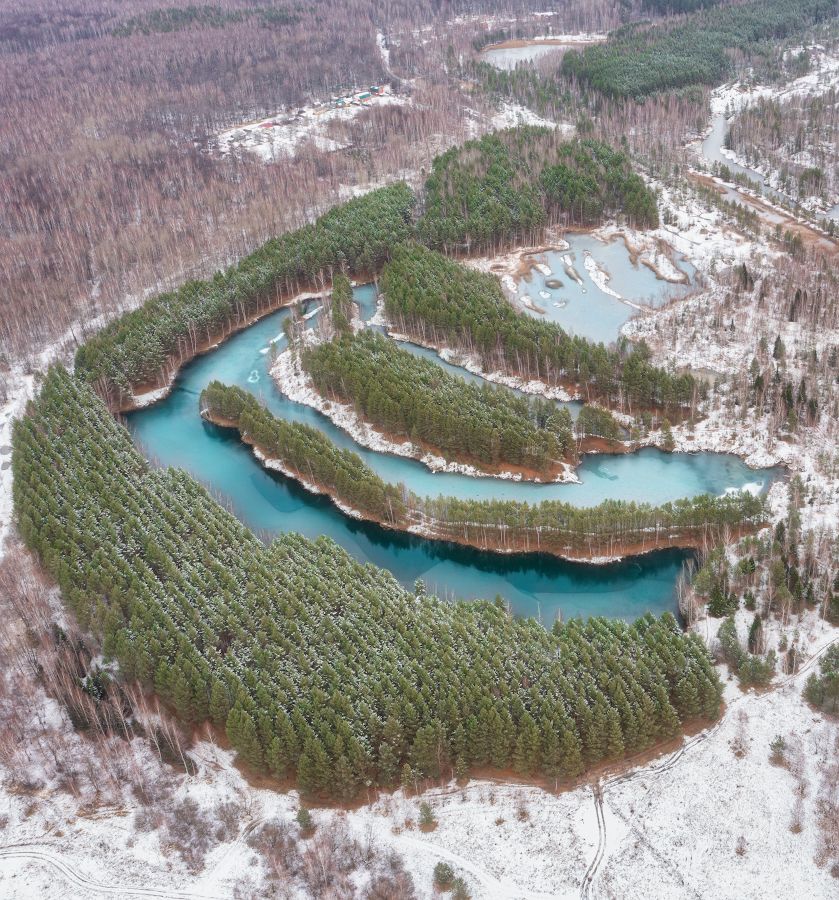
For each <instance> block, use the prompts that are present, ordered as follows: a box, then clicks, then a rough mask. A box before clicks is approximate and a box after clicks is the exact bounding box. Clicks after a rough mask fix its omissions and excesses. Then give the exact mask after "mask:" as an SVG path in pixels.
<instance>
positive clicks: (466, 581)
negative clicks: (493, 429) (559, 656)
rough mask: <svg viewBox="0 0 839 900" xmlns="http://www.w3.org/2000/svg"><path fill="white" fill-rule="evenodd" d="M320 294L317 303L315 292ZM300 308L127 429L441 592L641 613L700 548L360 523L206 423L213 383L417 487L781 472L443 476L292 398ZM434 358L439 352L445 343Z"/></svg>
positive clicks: (263, 510)
mask: <svg viewBox="0 0 839 900" xmlns="http://www.w3.org/2000/svg"><path fill="white" fill-rule="evenodd" d="M356 297H357V299H358V300H359V303H360V306H361V307H362V309H363V312H364V316H365V318H366V317H369V315H370V314H371V313H372V310H373V308H374V306H375V300H374V289H373V287H372V286H369V285H368V286H364V287H361V288H357V289H356ZM309 306H310V309H314V308H315V306H316V301H315V302H313V303H311V304H309ZM288 314H289V313H288V310H280V311H278V312H276V313H273V314H271V315H269V316H266V317H265V318H264V319H262V320H260V321H259V322H257V323H256V324H254V325H252V326H251V327H250V328H247V329H246V330H244V331H242V332H240V333H239V334H236V335H234V336H233V337H231V338H230V339H229V340H228V341H226V342H225V343H224V344H222V345H221V346H220V347H219V348H218V349H216V350H214V351H212V352H211V353H208V354H206V355H204V356H201V357H198V358H197V359H195V360H193V362H191V363H190V364H189V365H187V366H185V367H184V368H183V370H182V371H181V373H180V375H179V377H178V379H177V382H176V384H175V387H174V390H173V391H172V393H171V394H170V396H169V397H168V398H167V399H165V400H163V401H161V402H159V403H157V404H155V405H154V406H151V407H149V408H148V409H145V410H140V411H137V412H135V413H131V414H130V415H128V416H127V422H128V427H129V429H130V431H131V433H132V435H133V436H134V439H135V441H137V443H138V444H139V445H140V446H141V447H142V448H143V450H144V452H145V453H146V454H147V455H148V456H149V457H150V458H151V459H153V460H155V461H157V462H159V463H161V464H164V465H173V466H179V467H181V468H184V469H186V470H187V471H189V472H190V473H191V474H192V475H194V476H195V477H196V478H197V479H198V480H199V481H201V482H202V483H203V484H205V485H207V486H208V487H209V488H210V490H211V491H212V492H213V493H214V494H215V495H216V496H218V497H219V498H220V500H221V501H222V502H223V503H224V504H225V505H227V506H228V507H229V508H230V509H231V510H232V511H233V512H234V514H235V515H236V516H237V517H238V518H239V519H241V520H242V521H243V522H244V523H245V524H247V525H248V526H249V527H251V528H252V529H253V530H254V531H256V532H257V533H259V534H261V535H263V536H265V537H270V536H272V535H277V534H279V533H281V532H284V531H297V532H300V533H301V534H304V535H305V536H306V537H309V538H317V537H318V536H319V535H322V534H324V535H327V536H329V537H331V538H332V539H334V540H335V541H336V542H337V543H338V544H340V545H341V546H342V547H344V548H345V549H346V550H347V551H348V552H349V553H351V554H352V555H353V556H355V557H356V558H357V559H359V560H361V561H364V562H371V563H375V564H376V565H378V566H382V567H383V568H386V569H389V570H390V571H391V572H393V573H394V575H395V576H396V577H397V578H398V579H399V580H400V581H401V582H402V583H403V584H405V585H406V586H411V585H413V583H414V581H415V580H416V579H417V578H422V579H423V580H424V581H425V583H426V585H427V587H428V588H429V590H433V591H435V592H437V593H439V594H440V595H441V596H456V597H464V598H474V597H489V598H493V597H495V596H496V595H500V596H502V597H504V598H505V599H506V600H508V601H509V602H510V604H511V605H512V607H513V609H514V611H515V612H516V613H518V614H522V615H541V616H542V618H543V621H545V622H546V623H547V624H550V622H551V621H553V619H554V617H555V616H556V614H557V613H558V612H561V614H562V615H563V616H565V617H569V616H574V615H584V616H585V615H590V614H591V615H606V616H614V617H624V618H628V619H629V618H634V617H635V616H637V615H640V614H641V613H643V612H645V611H647V610H652V611H654V612H662V611H664V610H666V609H669V610H673V609H674V608H675V581H676V578H677V576H678V573H679V571H680V570H681V567H682V563H683V561H684V560H685V559H686V558H687V556H688V554H686V553H684V552H682V551H661V552H657V553H654V554H649V555H648V556H644V557H638V558H636V559H633V560H631V561H627V562H620V563H616V564H612V565H608V566H590V565H584V564H573V563H567V562H564V561H562V560H558V559H555V558H553V557H548V556H539V555H535V554H531V555H516V556H503V555H500V554H494V553H486V552H481V551H477V550H471V549H469V548H462V547H458V546H455V545H451V544H447V543H443V542H438V541H428V540H425V539H422V538H417V537H414V536H411V535H403V534H398V533H394V532H390V531H387V530H386V529H383V528H380V527H378V526H376V525H371V524H368V523H362V522H358V521H355V520H353V519H350V518H348V517H347V516H345V515H344V514H342V513H341V512H340V511H339V510H337V509H336V508H335V507H334V506H333V505H332V503H331V502H330V501H328V500H327V499H325V498H323V497H317V496H314V495H312V494H310V493H308V492H307V491H305V490H304V489H303V488H301V487H300V486H299V485H297V484H296V482H294V481H293V480H292V479H288V478H285V477H284V476H282V475H279V474H277V473H269V472H267V471H266V470H264V469H263V468H262V467H261V466H260V465H259V463H258V462H257V461H256V460H255V459H254V457H253V455H252V454H251V451H250V449H249V448H248V447H246V446H244V445H243V444H242V443H241V442H240V441H239V438H238V436H237V435H235V434H234V433H233V432H231V431H226V430H224V429H220V428H217V427H215V426H213V425H210V424H208V423H206V422H204V421H203V420H202V419H201V418H200V416H199V410H198V397H199V394H200V393H201V391H202V389H203V388H204V387H205V386H206V385H207V384H209V382H210V381H212V380H213V379H219V380H220V381H223V382H224V383H226V384H235V385H238V386H240V387H242V388H244V389H246V390H249V391H251V392H252V393H254V394H255V395H256V396H257V397H259V398H260V399H261V400H262V401H263V402H264V403H265V404H266V405H267V406H268V407H269V408H270V409H271V410H272V412H274V414H275V415H278V416H283V417H284V418H286V419H290V420H294V421H300V422H307V423H309V424H311V425H314V426H316V427H318V428H320V429H321V430H322V431H323V432H324V433H326V434H327V435H328V436H329V437H330V438H332V439H333V440H334V441H335V442H336V443H337V444H339V445H340V446H343V447H349V448H351V449H353V450H355V451H356V452H358V453H359V455H360V456H361V457H362V458H363V459H364V460H365V462H367V463H368V464H369V465H371V466H373V468H375V470H376V471H377V472H379V473H380V474H381V475H382V477H383V478H385V479H387V480H389V481H392V482H394V483H398V482H402V483H404V484H407V485H409V486H410V487H411V489H412V490H414V491H415V492H416V493H418V494H430V495H435V494H441V493H442V494H448V495H452V494H454V495H457V496H461V497H480V498H492V497H495V498H498V499H503V498H516V499H522V500H529V501H531V502H538V501H539V500H540V499H542V498H543V497H558V498H561V499H564V500H568V502H572V503H577V504H578V505H586V506H588V505H592V504H594V503H598V502H600V500H602V499H605V498H608V497H613V498H623V499H635V500H645V501H649V502H652V503H657V502H661V501H663V500H667V499H670V500H672V499H675V498H677V497H681V496H692V495H696V494H699V493H705V492H710V493H713V494H720V493H722V492H723V491H725V490H727V489H730V488H737V487H742V486H744V485H753V486H754V489H755V490H764V489H766V488H767V487H768V485H769V484H770V482H771V481H772V480H773V478H775V477H777V476H778V474H779V473H777V472H775V471H772V470H765V471H755V470H751V469H749V468H748V467H747V466H745V465H744V464H743V463H742V462H741V461H740V460H738V459H737V458H736V457H733V456H726V455H722V454H710V453H702V454H666V453H662V452H660V451H657V450H654V449H648V450H644V451H642V452H640V453H637V454H631V455H627V456H589V457H587V458H586V460H585V462H584V463H583V465H582V466H581V468H580V469H579V475H580V478H581V479H582V484H579V485H537V484H520V483H515V482H509V481H501V480H499V479H494V478H478V479H476V478H468V477H466V476H461V475H453V474H448V473H438V474H434V473H431V472H430V471H429V470H428V469H426V468H425V467H424V466H422V465H421V464H420V463H418V462H416V461H414V460H409V459H403V458H399V457H392V456H388V455H386V454H382V453H376V452H374V451H370V450H365V449H364V448H362V447H358V446H357V445H356V444H355V443H354V441H352V439H351V438H350V437H349V436H348V435H346V434H345V433H344V432H342V431H340V430H339V429H337V428H336V427H335V426H333V425H332V423H331V422H329V421H328V419H326V418H325V417H324V416H323V415H321V414H320V413H318V412H316V411H315V410H312V409H310V408H309V407H306V406H302V405H300V404H297V403H292V402H291V401H289V400H288V399H287V398H286V397H284V396H283V395H282V394H281V393H280V392H279V390H277V388H276V387H275V386H274V384H273V381H272V380H271V378H270V376H269V375H268V368H269V367H270V361H271V349H270V348H271V347H272V346H274V347H276V348H277V349H282V347H283V346H284V343H285V338H284V336H283V329H282V324H283V320H284V319H285V317H286V316H287V315H288ZM271 341H274V343H273V345H272V344H271ZM429 358H432V359H434V360H437V359H438V357H437V356H436V354H429ZM452 369H453V370H454V371H455V372H460V371H461V370H460V369H457V368H456V367H452ZM473 377H475V376H473Z"/></svg>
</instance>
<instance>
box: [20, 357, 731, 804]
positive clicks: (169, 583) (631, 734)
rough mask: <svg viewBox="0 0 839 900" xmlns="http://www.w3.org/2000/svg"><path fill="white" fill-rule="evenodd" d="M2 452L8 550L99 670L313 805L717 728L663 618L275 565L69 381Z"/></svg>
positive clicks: (337, 558)
mask: <svg viewBox="0 0 839 900" xmlns="http://www.w3.org/2000/svg"><path fill="white" fill-rule="evenodd" d="M13 444H14V452H13V470H14V503H15V510H16V515H17V519H18V522H19V527H20V532H21V535H22V537H23V538H24V540H25V541H26V543H27V544H28V546H29V547H30V548H31V549H32V550H33V551H35V552H36V553H37V554H38V556H39V557H40V559H41V560H42V561H43V564H44V565H45V567H46V568H47V570H48V571H49V572H50V574H51V575H52V576H53V577H54V578H55V579H56V580H57V582H58V584H59V586H60V588H61V591H62V595H63V596H64V597H65V598H66V601H67V603H68V605H69V606H70V608H71V609H72V610H73V612H74V613H75V615H76V616H77V618H78V620H79V622H80V624H81V625H82V627H84V628H89V629H90V630H92V631H94V632H95V633H96V634H98V635H99V636H100V637H101V638H102V640H103V641H104V653H105V655H106V657H108V658H113V659H116V660H117V661H118V663H119V666H120V671H121V673H122V674H123V675H124V677H126V678H128V679H137V680H138V681H139V682H140V683H141V684H143V685H144V686H146V687H147V688H148V689H153V690H154V691H155V692H156V693H157V694H158V695H159V696H160V697H161V698H162V699H163V700H164V701H165V702H166V703H168V704H170V705H171V706H172V708H173V709H175V710H176V711H177V713H178V716H179V717H180V718H181V719H182V721H184V722H186V723H199V722H203V721H206V720H211V721H212V722H214V723H215V724H216V725H217V726H218V727H219V728H223V729H225V731H226V733H227V736H228V739H229V740H230V743H231V745H232V746H233V747H234V748H235V749H236V750H237V751H238V753H239V755H240V757H241V759H242V760H243V761H244V762H245V763H247V764H248V765H249V766H251V767H253V768H255V769H257V770H260V771H268V772H270V773H272V774H273V775H275V776H277V777H287V776H295V777H296V779H297V782H298V783H299V785H300V787H301V789H302V790H303V791H304V792H305V793H307V794H311V795H331V796H333V797H338V798H343V799H351V798H353V797H355V796H356V795H357V794H358V793H359V791H360V790H362V789H363V786H364V785H365V784H382V785H393V784H394V783H396V781H397V779H398V778H399V777H400V773H402V772H404V770H405V767H406V766H407V769H408V772H409V773H410V774H411V776H412V777H413V775H414V773H416V776H418V777H422V776H429V777H438V776H440V775H442V774H445V775H446V776H448V775H449V774H450V772H451V770H452V768H453V766H454V765H455V764H457V765H458V767H459V768H461V769H462V770H468V769H469V767H472V766H486V765H489V766H493V767H495V768H507V767H510V766H512V767H514V768H515V769H516V771H517V772H519V773H520V774H522V775H530V774H536V773H544V774H546V775H548V776H550V777H552V778H558V779H559V778H561V779H563V780H568V779H572V778H574V777H576V776H577V775H578V774H580V773H581V772H582V771H583V770H584V769H585V768H587V767H589V766H593V765H596V764H597V763H598V762H599V761H601V760H606V759H615V758H619V757H621V756H623V755H624V754H627V753H632V752H636V751H638V750H642V749H644V748H646V747H649V746H651V745H652V744H653V743H655V742H656V741H659V740H662V739H666V738H669V737H671V736H673V735H674V734H676V733H678V731H679V729H680V727H681V723H682V722H683V721H685V720H686V719H688V718H693V717H695V716H704V717H708V718H714V717H716V715H717V714H718V711H719V705H720V698H721V687H720V683H719V680H718V677H717V675H716V672H715V670H714V667H713V664H712V662H711V659H710V658H709V656H708V653H707V651H706V649H705V647H704V645H703V644H702V642H701V641H700V640H699V638H697V637H696V636H695V635H692V634H684V633H683V632H682V631H681V629H680V628H679V626H678V623H677V622H676V621H675V619H674V618H673V617H672V616H671V615H669V614H665V615H664V616H663V617H662V618H661V619H658V620H657V619H655V618H654V617H652V616H649V615H648V616H644V617H642V618H641V619H639V620H638V621H637V622H635V623H634V624H633V625H629V624H627V623H625V622H621V621H607V620H605V619H590V620H589V621H588V622H587V623H585V624H584V623H582V622H580V621H577V620H571V621H569V622H567V623H565V624H557V625H556V626H555V627H554V628H553V629H552V630H551V631H548V630H546V629H544V628H543V627H542V626H541V625H540V624H539V623H538V622H536V621H535V620H532V619H515V618H513V617H512V616H510V615H509V613H508V612H507V611H506V610H505V609H504V608H503V605H501V604H493V603H489V602H485V601H484V602H478V601H472V602H468V603H447V602H443V601H441V600H439V599H437V598H436V597H430V596H426V595H424V594H421V595H419V596H415V594H413V593H410V592H408V591H407V590H405V589H404V588H402V587H401V586H400V585H399V584H398V583H397V582H396V581H395V579H394V578H393V577H392V576H391V575H390V574H388V573H387V572H385V571H384V570H382V569H377V568H375V567H374V566H369V565H361V564H359V563H357V562H355V561H354V560H353V559H352V558H351V557H350V556H349V555H348V554H347V553H346V552H344V551H343V550H342V549H341V548H340V547H338V546H337V545H336V544H334V543H333V542H332V541H329V540H327V539H324V538H321V539H319V540H317V541H315V542H312V541H309V540H306V539H305V538H303V537H301V536H299V535H294V534H287V535H284V536H283V537H281V538H279V539H278V540H276V541H274V542H273V543H272V544H271V545H270V546H267V547H266V546H265V545H263V544H262V543H260V541H259V540H257V538H256V537H255V536H254V535H253V534H252V533H251V532H250V531H249V530H248V529H247V528H245V527H244V526H243V525H242V524H241V523H240V522H238V521H237V520H236V519H235V518H234V517H233V516H232V515H231V514H230V513H228V512H226V511H225V510H224V509H222V507H221V506H220V505H219V504H218V503H216V502H215V501H214V500H213V499H212V498H211V497H210V496H209V494H208V493H207V491H206V490H205V489H204V488H202V487H201V486H200V485H198V484H197V483H196V482H195V481H194V480H193V479H192V478H190V477H189V476H188V475H186V474H185V473H184V472H183V471H178V470H173V469H167V470H163V471H155V470H154V469H152V468H151V467H150V466H149V464H148V463H147V462H146V461H145V460H144V459H143V457H142V456H141V455H140V453H139V452H138V451H137V450H136V448H135V447H134V446H133V444H132V442H131V438H130V436H129V435H128V432H127V431H126V430H125V429H124V428H123V427H122V426H121V425H119V424H118V423H117V422H116V421H115V420H114V418H113V417H112V416H111V414H110V413H109V412H108V410H107V408H106V407H105V405H104V404H103V403H102V401H101V400H100V399H99V398H98V397H97V396H96V395H95V394H94V393H93V391H92V390H91V389H90V388H89V387H88V386H87V385H85V384H84V383H82V382H80V381H79V380H78V379H76V378H74V377H73V376H71V375H69V374H68V373H67V372H66V371H64V370H63V369H61V368H53V369H52V370H51V371H50V373H49V374H48V376H47V378H46V380H45V382H44V385H43V387H42V390H41V393H40V396H39V397H38V399H37V400H36V401H34V402H33V403H32V404H30V408H29V414H28V415H27V416H26V417H25V418H23V419H21V420H18V421H16V422H15V426H14V435H13Z"/></svg>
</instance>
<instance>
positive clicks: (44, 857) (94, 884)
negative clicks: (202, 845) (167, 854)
mask: <svg viewBox="0 0 839 900" xmlns="http://www.w3.org/2000/svg"><path fill="white" fill-rule="evenodd" d="M5 859H11V860H20V861H22V862H29V863H40V864H41V865H43V866H46V867H47V868H51V869H53V870H54V871H55V872H57V873H58V874H59V875H60V876H61V877H62V878H63V879H64V880H65V881H67V882H69V883H70V884H72V885H73V887H77V888H81V889H82V890H84V891H87V892H89V893H87V894H86V896H89V897H94V896H96V895H97V894H98V895H99V896H103V897H160V898H163V900H222V898H220V897H219V895H218V894H209V893H204V892H201V893H195V892H193V891H178V890H172V889H171V888H148V887H126V886H125V885H115V884H104V883H102V882H100V881H94V880H93V879H92V878H89V877H88V876H87V875H85V874H83V873H82V872H80V871H79V870H78V869H76V868H74V867H73V866H71V865H70V864H69V863H67V862H65V861H64V860H63V859H61V857H60V856H55V855H54V854H52V853H48V852H47V851H46V850H43V849H42V848H41V847H39V846H37V845H32V844H16V845H7V846H3V847H0V861H2V860H5ZM94 892H95V893H94Z"/></svg>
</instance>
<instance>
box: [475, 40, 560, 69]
mask: <svg viewBox="0 0 839 900" xmlns="http://www.w3.org/2000/svg"><path fill="white" fill-rule="evenodd" d="M567 49H568V44H562V43H559V42H557V41H551V42H548V43H544V44H525V45H524V46H523V47H495V48H490V49H489V50H484V51H483V53H481V59H482V60H483V61H484V62H488V63H489V64H490V65H491V66H495V68H496V69H503V70H505V71H507V72H511V71H512V70H513V69H515V67H516V66H517V65H519V63H532V62H535V61H536V60H537V59H542V58H544V57H546V56H549V55H550V54H552V53H554V54H556V55H557V56H559V55H561V54H562V53H564V52H565V51H566V50H567Z"/></svg>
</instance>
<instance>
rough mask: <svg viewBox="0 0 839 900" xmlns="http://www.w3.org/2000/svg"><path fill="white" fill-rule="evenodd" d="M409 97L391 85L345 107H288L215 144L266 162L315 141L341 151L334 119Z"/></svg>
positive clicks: (227, 133) (225, 135) (228, 133)
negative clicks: (331, 132) (333, 131)
mask: <svg viewBox="0 0 839 900" xmlns="http://www.w3.org/2000/svg"><path fill="white" fill-rule="evenodd" d="M407 103H410V98H409V97H407V96H406V95H403V94H395V93H393V91H392V90H391V88H390V86H387V85H386V86H384V87H383V88H382V93H381V94H379V95H374V96H372V97H369V98H367V99H365V100H363V101H356V102H353V103H351V104H349V105H346V106H341V107H333V106H331V105H330V104H329V103H323V104H320V105H318V106H307V107H302V108H296V109H288V110H283V111H280V112H278V113H277V114H276V115H274V116H271V117H269V118H267V119H262V120H260V121H258V122H250V123H247V124H244V125H238V126H236V127H235V128H229V129H227V130H226V131H223V132H222V133H221V134H219V135H218V137H217V139H216V144H217V148H218V151H219V152H220V153H223V154H227V153H239V152H241V151H243V150H244V151H247V152H250V153H255V154H256V155H257V156H259V157H260V158H261V159H263V160H264V161H265V162H271V160H273V159H276V158H278V157H282V156H294V155H295V154H296V153H297V152H298V151H299V150H300V149H302V148H303V147H304V146H308V145H309V144H314V146H315V147H317V148H318V149H319V150H326V151H332V150H340V149H343V148H344V146H345V145H344V144H342V143H340V142H339V141H336V140H335V139H333V138H332V137H330V135H329V126H330V125H331V124H332V123H334V122H336V121H337V122H340V121H348V120H350V119H354V118H355V117H356V116H357V115H359V114H360V113H362V112H364V111H365V110H366V109H369V108H372V107H373V106H403V105H405V104H407Z"/></svg>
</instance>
